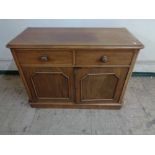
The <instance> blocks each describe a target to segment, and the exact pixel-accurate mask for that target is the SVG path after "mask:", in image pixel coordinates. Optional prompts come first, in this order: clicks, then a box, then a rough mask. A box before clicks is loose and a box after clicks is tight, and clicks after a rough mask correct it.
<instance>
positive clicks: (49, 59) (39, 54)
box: [16, 50, 73, 65]
mask: <svg viewBox="0 0 155 155" xmlns="http://www.w3.org/2000/svg"><path fill="white" fill-rule="evenodd" d="M16 55H17V58H18V61H19V62H20V64H34V65H35V64H41V65H42V64H47V65H48V64H50V65H53V64H54V65H72V64H73V53H72V51H68V50H16Z"/></svg>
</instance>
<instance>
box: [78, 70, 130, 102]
mask: <svg viewBox="0 0 155 155" xmlns="http://www.w3.org/2000/svg"><path fill="white" fill-rule="evenodd" d="M127 72H128V68H81V69H78V70H77V74H76V91H77V93H76V99H77V100H76V101H77V103H93V104H95V103H98V102H102V103H104V104H106V103H118V102H119V97H120V94H121V92H122V88H123V85H124V81H125V78H126V75H127Z"/></svg>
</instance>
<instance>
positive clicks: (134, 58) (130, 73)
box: [119, 50, 139, 103]
mask: <svg viewBox="0 0 155 155" xmlns="http://www.w3.org/2000/svg"><path fill="white" fill-rule="evenodd" d="M133 53H134V55H133V58H132V62H131V65H130V68H129V71H128V74H127V76H126V80H125V83H124V86H123V90H122V94H121V96H120V99H119V103H122V100H123V97H124V94H125V90H126V88H127V85H128V82H129V79H130V77H131V75H132V71H133V68H134V65H135V62H136V59H137V56H138V53H139V50H134V51H133Z"/></svg>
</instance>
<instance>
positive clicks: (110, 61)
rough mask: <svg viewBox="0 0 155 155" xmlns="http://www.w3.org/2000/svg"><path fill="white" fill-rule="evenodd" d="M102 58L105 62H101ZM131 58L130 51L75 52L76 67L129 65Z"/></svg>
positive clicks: (131, 52) (131, 53)
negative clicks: (105, 59) (104, 58)
mask: <svg viewBox="0 0 155 155" xmlns="http://www.w3.org/2000/svg"><path fill="white" fill-rule="evenodd" d="M94 53H95V54H94ZM103 56H106V57H107V62H103V61H101V58H102V57H103ZM132 57H133V51H132V50H77V51H76V65H93V66H94V65H99V66H102V65H130V63H131V60H132Z"/></svg>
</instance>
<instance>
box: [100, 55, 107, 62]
mask: <svg viewBox="0 0 155 155" xmlns="http://www.w3.org/2000/svg"><path fill="white" fill-rule="evenodd" d="M100 60H101V62H103V63H106V62H107V61H108V57H107V56H102V57H101V59H100Z"/></svg>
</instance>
